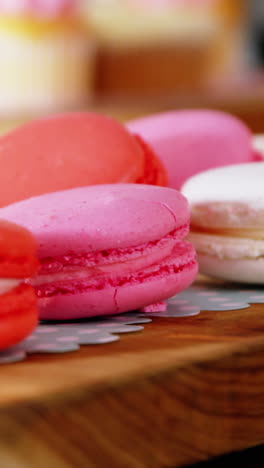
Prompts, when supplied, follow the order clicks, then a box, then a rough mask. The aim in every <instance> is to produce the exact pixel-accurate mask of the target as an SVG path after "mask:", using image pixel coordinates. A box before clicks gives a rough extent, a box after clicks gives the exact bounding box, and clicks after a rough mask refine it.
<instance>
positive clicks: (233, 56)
mask: <svg viewBox="0 0 264 468" xmlns="http://www.w3.org/2000/svg"><path fill="white" fill-rule="evenodd" d="M183 107H210V108H218V109H223V110H226V111H229V112H233V113H234V114H237V115H238V116H240V117H242V118H244V120H247V121H248V123H249V124H250V125H251V127H252V128H253V130H254V131H262V130H263V129H264V0H0V131H1V132H3V131H5V130H6V129H9V128H10V127H12V126H14V125H16V124H17V123H18V122H19V123H20V122H21V121H24V120H28V119H31V118H35V117H38V116H43V115H47V114H50V113H54V112H61V111H65V110H80V109H81V110H83V109H85V110H89V109H91V110H98V111H103V112H106V113H108V114H111V115H114V116H117V117H119V118H120V119H129V118H132V117H135V116H138V115H143V114H147V113H151V112H158V111H162V110H165V109H172V108H183ZM262 115H263V124H262V127H263V128H261V129H260V126H261V123H260V122H261V118H260V117H261V116H262Z"/></svg>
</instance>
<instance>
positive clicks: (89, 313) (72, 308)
mask: <svg viewBox="0 0 264 468" xmlns="http://www.w3.org/2000/svg"><path fill="white" fill-rule="evenodd" d="M197 269H198V268H197V264H196V262H195V261H194V262H193V263H191V264H190V265H187V266H186V267H185V268H183V269H182V271H180V272H178V273H175V274H171V275H166V276H163V275H159V276H156V277H155V278H154V279H152V280H150V281H146V282H143V283H139V284H126V285H123V286H121V287H119V288H113V287H108V288H105V289H102V290H93V291H89V292H87V293H85V292H84V293H76V294H72V295H59V294H58V295H55V296H53V297H51V298H43V299H40V300H39V307H40V317H41V318H42V319H46V320H56V319H57V320H63V319H65V320H66V319H73V318H82V317H94V316H100V315H111V314H119V313H122V312H127V311H130V310H135V309H140V308H143V307H145V306H148V305H150V304H151V303H153V304H154V303H156V302H160V301H163V300H164V299H167V298H168V297H171V296H173V295H174V294H177V293H178V292H180V291H182V290H183V289H185V288H187V287H188V286H189V285H190V284H191V283H192V282H193V281H194V279H195V277H196V275H197Z"/></svg>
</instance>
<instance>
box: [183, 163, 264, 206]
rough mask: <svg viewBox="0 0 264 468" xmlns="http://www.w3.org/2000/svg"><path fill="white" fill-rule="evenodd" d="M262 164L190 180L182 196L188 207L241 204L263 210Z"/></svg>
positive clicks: (210, 172)
mask: <svg viewBox="0 0 264 468" xmlns="http://www.w3.org/2000/svg"><path fill="white" fill-rule="evenodd" d="M263 180H264V163H263V162H255V163H254V164H250V163H247V164H239V165H231V166H228V167H221V168H217V169H211V170H208V171H205V172H203V173H202V174H198V175H196V176H194V177H192V178H190V179H189V180H188V181H187V182H186V183H185V184H184V186H183V188H182V193H183V194H184V195H185V196H186V197H187V198H188V200H189V202H190V203H191V204H192V205H195V204H198V203H210V204H212V203H213V202H218V203H226V206H227V207H228V204H231V203H233V202H236V203H240V204H242V203H243V204H245V205H248V206H250V207H251V209H254V208H255V209H262V208H264V190H263Z"/></svg>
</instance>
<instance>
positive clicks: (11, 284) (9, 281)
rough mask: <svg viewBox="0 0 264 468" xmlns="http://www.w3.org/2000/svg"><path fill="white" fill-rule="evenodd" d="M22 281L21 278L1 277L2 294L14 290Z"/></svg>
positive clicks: (0, 292) (0, 287)
mask: <svg viewBox="0 0 264 468" xmlns="http://www.w3.org/2000/svg"><path fill="white" fill-rule="evenodd" d="M21 283H22V281H21V280H19V279H13V278H2V279H0V294H6V293H8V292H10V291H13V289H15V288H16V287H17V286H19V285H20V284H21Z"/></svg>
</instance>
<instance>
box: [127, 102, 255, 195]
mask: <svg viewBox="0 0 264 468" xmlns="http://www.w3.org/2000/svg"><path fill="white" fill-rule="evenodd" d="M127 127H128V129H129V130H130V132H131V133H134V134H138V135H140V136H141V137H142V138H143V139H144V140H145V141H146V142H147V143H148V144H149V145H150V146H151V147H152V149H153V150H154V151H155V154H157V156H159V158H160V160H161V161H162V163H163V165H164V167H165V168H166V170H167V173H168V176H169V187H173V188H176V189H177V190H179V189H180V188H181V187H182V185H183V183H184V182H185V181H186V180H187V179H188V178H189V177H192V176H194V175H195V174H198V173H200V172H202V171H205V170H208V169H212V168H215V167H222V166H228V165H232V164H240V163H248V162H254V161H260V160H262V159H263V158H262V156H261V154H260V152H258V151H257V150H256V149H255V148H254V144H253V143H254V142H253V135H252V133H251V131H250V129H249V128H248V127H247V126H246V125H245V124H244V123H243V122H242V121H241V120H239V119H238V118H237V117H235V116H233V115H230V114H227V113H225V112H219V111H213V110H202V109H201V110H179V111H171V112H165V113H161V114H154V115H150V116H147V117H143V118H140V119H136V120H134V121H131V122H129V123H128V124H127Z"/></svg>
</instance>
